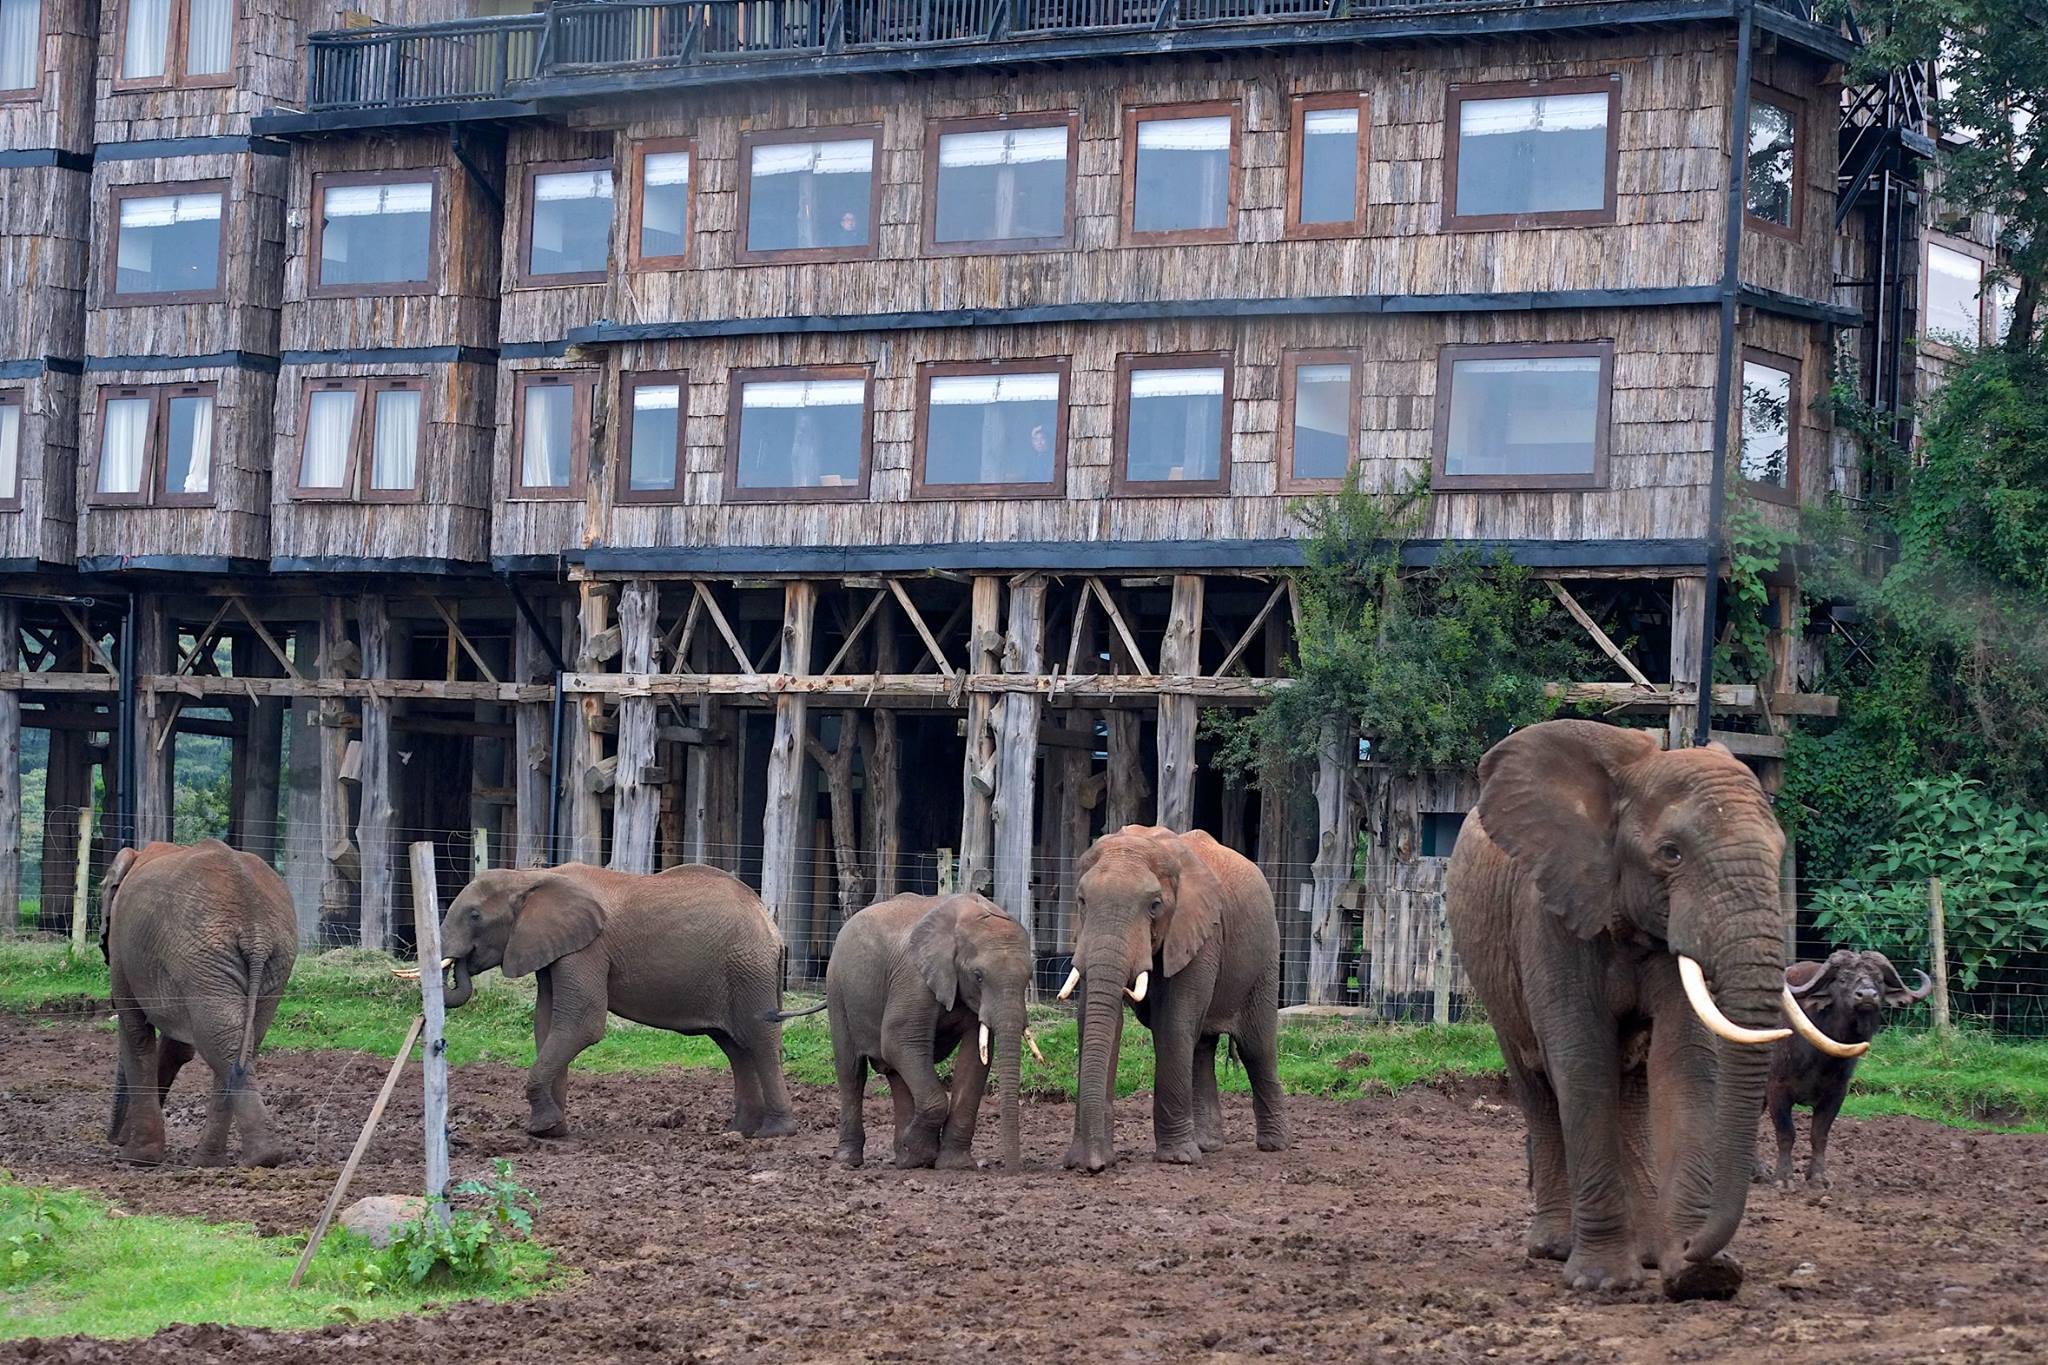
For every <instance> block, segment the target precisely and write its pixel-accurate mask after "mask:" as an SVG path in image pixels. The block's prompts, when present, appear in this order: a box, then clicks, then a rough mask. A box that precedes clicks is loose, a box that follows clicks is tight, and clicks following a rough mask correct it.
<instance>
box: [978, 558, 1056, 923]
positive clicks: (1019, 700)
mask: <svg viewBox="0 0 2048 1365" xmlns="http://www.w3.org/2000/svg"><path fill="white" fill-rule="evenodd" d="M1045 586H1046V585H1045V579H1044V578H1043V577H1041V576H1039V575H1036V574H1034V575H1032V576H1031V577H1029V578H1026V579H1024V580H1023V581H1022V582H1020V583H1016V584H1014V585H1012V587H1011V588H1010V621H1009V626H1010V629H1009V638H1008V639H1007V640H1006V641H1005V642H1004V645H1003V658H1002V665H1003V671H1004V672H1005V673H1026V674H1037V673H1043V672H1044V671H1045ZM1044 706H1045V703H1044V702H1042V701H1040V700H1039V698H1038V696H1037V695H1036V694H1035V693H1034V694H1031V695H1028V696H1027V695H1026V694H1024V693H1021V692H1013V693H1011V694H1010V695H1009V696H1007V697H1004V698H1003V703H1002V723H1001V727H1000V738H999V740H998V742H997V746H996V790H995V799H994V801H993V803H992V805H991V806H990V814H991V816H992V818H993V819H994V822H995V832H994V844H995V867H994V877H993V883H994V887H995V902H996V904H997V905H1000V906H1001V907H1003V910H1004V911H1005V912H1006V913H1007V914H1008V915H1009V916H1010V918H1011V919H1013V920H1016V921H1017V923H1019V924H1021V925H1023V926H1024V933H1025V936H1026V937H1027V938H1029V939H1030V940H1031V941H1032V942H1033V943H1036V942H1037V941H1038V932H1037V910H1036V907H1035V906H1034V905H1033V904H1032V881H1033V877H1032V873H1033V866H1032V864H1033V856H1032V855H1033V852H1034V851H1035V848H1036V843H1037V841H1036V835H1035V832H1034V830H1033V822H1034V820H1035V818H1036V816H1037V812H1038V789H1037V782H1038V726H1039V721H1040V716H1041V713H1042V711H1043V709H1044Z"/></svg>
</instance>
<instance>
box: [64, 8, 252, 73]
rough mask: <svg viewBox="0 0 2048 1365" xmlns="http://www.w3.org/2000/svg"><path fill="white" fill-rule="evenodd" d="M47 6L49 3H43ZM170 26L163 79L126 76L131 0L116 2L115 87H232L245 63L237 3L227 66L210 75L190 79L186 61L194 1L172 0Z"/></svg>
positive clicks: (232, 13) (230, 21) (232, 11)
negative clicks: (238, 71) (122, 70)
mask: <svg viewBox="0 0 2048 1365" xmlns="http://www.w3.org/2000/svg"><path fill="white" fill-rule="evenodd" d="M44 3H45V4H46V5H47V4H48V3H49V0H44ZM170 4H171V19H170V27H169V29H168V30H167V31H166V32H165V34H164V71H163V74H162V75H161V76H133V77H130V76H123V75H122V74H121V63H122V62H123V61H125V60H126V59H127V56H128V14H129V11H130V10H131V9H133V8H134V6H133V4H132V3H131V0H114V6H115V10H114V16H115V17H114V51H113V58H112V59H113V68H112V72H113V88H114V89H115V90H116V91H119V92H124V93H125V92H127V91H131V90H221V89H227V88H229V87H232V86H233V85H234V83H235V72H236V70H237V68H239V67H240V66H241V64H242V7H241V4H240V0H234V2H233V3H232V4H231V5H230V7H229V12H228V67H227V70H225V71H222V72H219V73H217V74H214V75H208V76H187V75H186V74H185V59H186V58H187V57H188V56H189V55H190V54H191V35H192V0H170Z"/></svg>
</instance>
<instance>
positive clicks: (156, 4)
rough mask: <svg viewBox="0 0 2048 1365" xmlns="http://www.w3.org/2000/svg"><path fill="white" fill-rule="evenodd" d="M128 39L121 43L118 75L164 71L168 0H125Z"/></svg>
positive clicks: (129, 77)
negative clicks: (119, 71) (119, 73)
mask: <svg viewBox="0 0 2048 1365" xmlns="http://www.w3.org/2000/svg"><path fill="white" fill-rule="evenodd" d="M126 8H127V15H128V36H127V41H126V42H124V43H123V44H122V46H121V76H122V79H124V80H131V81H133V80H145V79H147V78H149V77H151V76H161V75H163V74H164V54H165V53H166V52H168V51H169V49H170V46H171V0H126Z"/></svg>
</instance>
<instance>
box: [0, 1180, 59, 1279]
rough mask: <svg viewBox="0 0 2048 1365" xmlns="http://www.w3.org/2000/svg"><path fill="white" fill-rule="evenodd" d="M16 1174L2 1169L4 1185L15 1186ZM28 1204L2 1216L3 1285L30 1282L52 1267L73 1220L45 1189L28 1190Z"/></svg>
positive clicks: (0, 1263)
mask: <svg viewBox="0 0 2048 1365" xmlns="http://www.w3.org/2000/svg"><path fill="white" fill-rule="evenodd" d="M13 1183H14V1177H13V1176H12V1175H10V1174H9V1173H8V1172H6V1171H0V1184H7V1185H12V1184H13ZM27 1194H28V1200H27V1203H26V1204H25V1205H23V1206H21V1207H19V1208H15V1209H12V1210H9V1211H7V1212H6V1215H5V1216H4V1217H0V1285H5V1286H8V1287H10V1288H11V1287H13V1286H15V1285H22V1284H27V1283H28V1282H29V1281H31V1280H34V1279H37V1278H39V1277H40V1276H41V1275H43V1274H44V1273H45V1272H46V1271H48V1270H49V1268H50V1266H51V1264H52V1263H53V1262H54V1261H55V1260H56V1255H57V1248H58V1239H59V1238H60V1237H61V1236H62V1235H63V1233H64V1229H65V1225H66V1224H67V1222H68V1221H69V1215H68V1212H67V1211H66V1210H65V1209H63V1208H62V1207H60V1206H59V1205H58V1203H57V1202H56V1201H54V1200H52V1199H51V1198H50V1193H49V1191H47V1190H42V1189H28V1190H27Z"/></svg>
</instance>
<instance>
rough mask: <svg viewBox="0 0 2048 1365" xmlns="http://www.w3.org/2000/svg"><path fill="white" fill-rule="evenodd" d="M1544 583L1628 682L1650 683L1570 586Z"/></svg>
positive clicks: (1643, 685)
mask: <svg viewBox="0 0 2048 1365" xmlns="http://www.w3.org/2000/svg"><path fill="white" fill-rule="evenodd" d="M1544 584H1545V586H1547V587H1548V588H1549V589H1550V595H1551V596H1553V597H1555V598H1556V599H1557V600H1558V602H1559V603H1560V604H1561V605H1562V606H1563V607H1564V609H1565V610H1566V611H1568V612H1570V613H1571V617H1572V620H1574V621H1577V622H1578V623H1579V625H1580V627H1581V628H1582V629H1584V630H1585V632H1586V634H1588V635H1590V636H1592V637H1593V643H1594V644H1596V645H1598V646H1599V647H1600V652H1601V653H1602V654H1605V655H1606V656H1607V657H1608V658H1610V659H1612V660H1614V662H1615V664H1616V665H1617V666H1618V667H1619V668H1620V669H1621V671H1622V672H1623V673H1625V674H1627V675H1628V679H1629V681H1630V682H1632V683H1634V684H1636V685H1637V686H1638V687H1648V686H1649V685H1650V679H1649V677H1648V676H1647V675H1646V674H1644V672H1643V670H1641V669H1640V668H1637V667H1636V666H1635V663H1634V662H1633V661H1632V660H1630V658H1629V657H1628V655H1626V654H1624V653H1622V652H1621V646H1619V645H1617V644H1615V643H1614V641H1613V640H1612V639H1611V638H1609V636H1608V634H1607V632H1606V631H1604V630H1602V629H1601V628H1600V623H1599V622H1598V621H1595V620H1594V619H1593V618H1592V617H1591V616H1589V615H1588V614H1587V613H1586V609H1585V608H1584V607H1582V606H1580V605H1579V599H1578V598H1576V597H1574V596H1572V593H1571V589H1570V588H1567V587H1566V586H1565V585H1564V584H1562V583H1560V582H1558V581H1557V580H1556V579H1554V578H1549V579H1545V580H1544Z"/></svg>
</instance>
